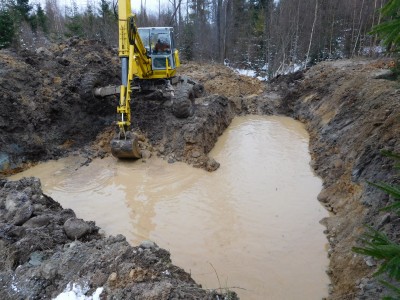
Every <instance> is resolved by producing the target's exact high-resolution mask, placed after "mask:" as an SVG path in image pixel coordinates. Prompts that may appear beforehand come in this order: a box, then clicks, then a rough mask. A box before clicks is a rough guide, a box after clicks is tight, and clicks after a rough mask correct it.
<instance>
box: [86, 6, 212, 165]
mask: <svg viewBox="0 0 400 300" xmlns="http://www.w3.org/2000/svg"><path fill="white" fill-rule="evenodd" d="M118 2H119V3H118V27H119V57H120V60H121V72H122V73H121V79H122V80H121V81H122V84H121V86H120V87H119V88H118V87H105V88H97V89H95V91H94V94H95V95H96V96H107V95H111V94H116V93H118V92H119V94H120V99H119V105H118V107H117V114H118V122H117V124H118V128H119V132H118V135H117V136H116V137H115V138H114V139H113V140H112V141H111V151H112V154H113V155H114V156H115V157H118V158H140V157H141V155H140V149H139V147H138V140H137V137H136V136H135V135H134V134H132V132H131V131H130V126H131V106H130V104H131V99H132V98H133V97H134V96H135V95H143V94H146V95H147V97H150V98H151V97H152V95H153V96H154V97H155V96H156V94H160V93H161V94H162V95H163V96H164V97H166V98H167V99H169V101H171V109H172V113H173V114H174V115H175V116H176V117H177V118H187V117H190V116H191V115H192V114H193V109H194V106H193V100H194V98H195V97H198V96H201V95H202V94H203V92H204V89H203V86H202V85H201V84H198V83H196V82H194V81H193V80H190V79H189V78H187V77H183V76H177V74H176V68H177V67H179V66H180V60H179V53H178V50H177V49H176V46H175V43H174V36H173V28H172V27H145V28H138V27H137V26H136V16H135V15H134V14H132V11H131V1H130V0H119V1H118Z"/></svg>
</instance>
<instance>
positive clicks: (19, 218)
mask: <svg viewBox="0 0 400 300" xmlns="http://www.w3.org/2000/svg"><path fill="white" fill-rule="evenodd" d="M32 212H33V208H32V205H31V204H30V203H25V204H24V205H23V206H22V207H21V208H19V209H18V210H17V211H16V212H15V216H14V218H13V224H14V225H22V224H24V223H25V222H26V221H28V220H29V218H30V217H31V216H32Z"/></svg>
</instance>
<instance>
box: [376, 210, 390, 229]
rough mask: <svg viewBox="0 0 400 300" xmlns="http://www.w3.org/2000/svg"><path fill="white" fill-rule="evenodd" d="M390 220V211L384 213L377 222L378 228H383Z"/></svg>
mask: <svg viewBox="0 0 400 300" xmlns="http://www.w3.org/2000/svg"><path fill="white" fill-rule="evenodd" d="M389 222H390V213H387V214H384V215H383V216H382V217H381V218H380V219H379V220H378V224H377V228H378V229H381V228H382V227H383V226H385V225H386V224H388V223H389Z"/></svg>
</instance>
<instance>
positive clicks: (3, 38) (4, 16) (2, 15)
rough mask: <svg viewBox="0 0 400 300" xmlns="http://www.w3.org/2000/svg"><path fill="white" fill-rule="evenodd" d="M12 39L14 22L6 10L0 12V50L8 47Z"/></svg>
mask: <svg viewBox="0 0 400 300" xmlns="http://www.w3.org/2000/svg"><path fill="white" fill-rule="evenodd" d="M13 38H14V21H13V19H12V17H11V15H10V13H9V12H8V11H7V10H1V11H0V49H2V48H6V47H9V46H10V45H11V43H12V41H13Z"/></svg>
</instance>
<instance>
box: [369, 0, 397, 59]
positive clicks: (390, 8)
mask: <svg viewBox="0 0 400 300" xmlns="http://www.w3.org/2000/svg"><path fill="white" fill-rule="evenodd" d="M381 15H382V16H383V17H384V18H385V19H386V21H385V22H383V23H381V24H379V25H378V26H375V27H374V28H373V30H372V32H371V33H373V34H378V35H379V36H380V37H381V38H382V40H383V43H384V45H385V46H386V48H387V50H388V51H394V52H399V51H400V0H389V1H388V3H386V5H385V6H384V7H383V8H382V10H381Z"/></svg>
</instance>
